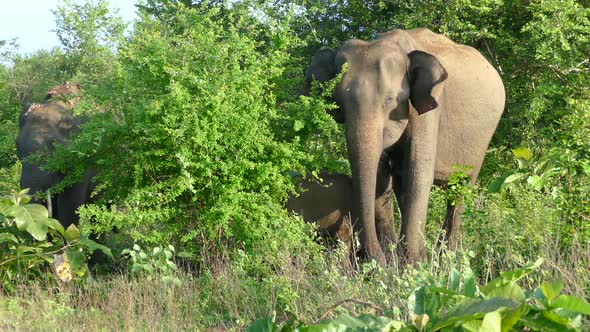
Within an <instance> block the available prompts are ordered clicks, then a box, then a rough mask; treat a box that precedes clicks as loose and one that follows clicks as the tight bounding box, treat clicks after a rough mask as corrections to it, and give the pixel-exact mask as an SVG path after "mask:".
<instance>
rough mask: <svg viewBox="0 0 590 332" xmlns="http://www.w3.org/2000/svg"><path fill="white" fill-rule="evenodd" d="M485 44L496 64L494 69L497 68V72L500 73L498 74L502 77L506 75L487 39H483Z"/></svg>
mask: <svg viewBox="0 0 590 332" xmlns="http://www.w3.org/2000/svg"><path fill="white" fill-rule="evenodd" d="M483 44H484V45H485V46H486V49H487V50H488V53H489V54H490V56H491V57H492V62H493V63H494V67H496V70H497V71H498V73H500V75H504V71H503V70H502V67H500V64H499V63H498V58H496V55H495V54H494V52H492V48H491V47H490V44H489V43H488V40H487V39H486V38H484V39H483Z"/></svg>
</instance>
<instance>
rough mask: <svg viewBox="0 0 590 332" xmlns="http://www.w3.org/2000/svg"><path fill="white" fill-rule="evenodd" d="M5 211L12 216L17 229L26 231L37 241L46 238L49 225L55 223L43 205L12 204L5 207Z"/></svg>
mask: <svg viewBox="0 0 590 332" xmlns="http://www.w3.org/2000/svg"><path fill="white" fill-rule="evenodd" d="M7 213H8V215H10V216H12V217H13V218H14V221H15V223H16V226H17V228H18V229H19V230H21V231H26V232H28V233H29V234H31V235H32V236H33V237H34V238H35V239H36V240H38V241H43V240H45V239H46V238H47V231H48V229H49V225H55V224H54V223H52V221H51V220H50V219H49V213H48V212H47V209H46V208H45V207H44V206H43V205H39V204H27V205H22V206H21V205H14V206H11V207H10V208H9V209H7Z"/></svg>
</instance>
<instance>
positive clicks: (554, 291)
mask: <svg viewBox="0 0 590 332" xmlns="http://www.w3.org/2000/svg"><path fill="white" fill-rule="evenodd" d="M562 289H563V280H556V281H555V282H553V283H549V282H547V281H543V282H542V283H541V291H542V292H543V295H544V296H545V298H546V299H547V301H549V302H551V301H553V299H555V297H557V295H559V293H561V290H562Z"/></svg>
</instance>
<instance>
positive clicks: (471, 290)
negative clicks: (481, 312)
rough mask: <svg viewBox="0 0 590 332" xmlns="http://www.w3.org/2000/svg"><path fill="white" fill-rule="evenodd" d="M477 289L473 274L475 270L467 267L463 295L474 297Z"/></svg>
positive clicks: (464, 274) (464, 273)
mask: <svg viewBox="0 0 590 332" xmlns="http://www.w3.org/2000/svg"><path fill="white" fill-rule="evenodd" d="M476 291H477V287H476V285H475V275H474V274H473V270H471V268H469V267H467V269H465V272H463V295H465V296H467V297H474V296H475V292H476Z"/></svg>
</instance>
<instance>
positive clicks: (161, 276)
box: [0, 0, 590, 331]
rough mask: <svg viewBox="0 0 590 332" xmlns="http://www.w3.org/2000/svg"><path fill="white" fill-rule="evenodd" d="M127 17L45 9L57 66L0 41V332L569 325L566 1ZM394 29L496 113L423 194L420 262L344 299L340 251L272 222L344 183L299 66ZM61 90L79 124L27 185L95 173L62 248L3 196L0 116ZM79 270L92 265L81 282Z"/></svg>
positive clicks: (581, 256) (47, 54)
mask: <svg viewBox="0 0 590 332" xmlns="http://www.w3.org/2000/svg"><path fill="white" fill-rule="evenodd" d="M138 14H139V15H138V17H137V19H136V21H135V22H133V24H132V25H131V26H130V27H129V29H128V30H126V25H125V24H124V23H123V22H122V20H121V18H120V17H119V16H118V15H117V13H116V12H111V11H110V10H109V6H108V3H107V1H105V0H91V1H86V2H84V3H78V2H76V1H73V0H64V1H63V2H62V3H61V4H60V6H59V7H58V8H56V9H55V11H54V15H55V17H56V24H57V30H56V33H57V35H58V37H59V39H60V41H61V43H62V47H60V48H54V49H52V50H40V51H38V52H35V53H33V54H22V53H20V52H19V50H18V46H17V41H14V40H13V41H0V196H3V197H4V196H5V195H7V198H3V199H2V202H1V204H0V223H1V228H0V264H1V265H0V285H1V287H0V330H60V331H61V330H66V331H67V330H80V329H81V328H82V329H84V330H158V331H160V330H169V331H176V330H204V329H207V328H217V329H220V330H226V329H229V330H243V329H246V328H248V327H250V329H251V330H260V329H267V330H277V329H282V330H285V331H286V330H288V329H299V330H309V331H316V330H330V329H331V330H346V329H347V328H348V330H355V329H356V330H363V329H365V330H371V329H380V328H385V327H387V328H389V329H390V330H395V329H397V330H403V329H406V330H423V331H429V330H436V329H437V328H440V329H447V330H452V329H455V330H459V329H463V330H468V331H476V330H485V329H484V327H485V328H489V329H488V330H490V331H497V330H500V331H504V330H508V329H509V328H512V329H516V330H518V329H520V330H526V331H529V330H540V331H544V330H551V329H552V328H554V330H564V329H565V330H567V329H571V330H576V329H578V330H584V329H585V328H586V326H588V320H587V317H585V316H579V315H578V314H580V313H581V314H587V307H586V304H584V303H583V302H582V301H585V302H588V300H589V299H590V278H588V276H590V226H589V225H590V223H588V221H589V220H590V154H589V151H590V149H589V147H590V141H589V140H590V121H589V120H590V111H589V109H590V94H588V87H589V82H590V63H589V62H588V50H589V49H590V3H589V2H588V1H574V0H564V1H553V0H534V1H509V0H505V1H495V0H461V1H440V0H423V1H401V0H392V1H364V0H337V1H323V0H322V1H320V0H302V1H296V2H293V1H283V0H276V1H249V0H243V1H224V0H219V1H218V0H199V1H194V0H179V1H172V0H145V1H143V2H141V3H140V4H139V5H138ZM416 27H427V28H430V29H432V30H433V31H436V32H439V33H443V34H445V35H447V36H449V37H451V38H452V39H453V40H455V41H457V42H460V43H464V44H467V45H470V46H473V47H475V48H477V49H478V50H479V51H480V52H481V53H482V54H483V55H484V56H485V57H486V58H488V60H489V61H490V63H491V64H492V65H493V66H494V67H495V68H496V70H498V72H499V73H500V75H501V77H502V79H503V81H504V84H505V87H506V96H507V101H506V110H505V112H504V115H503V117H502V119H501V122H500V125H499V127H498V129H497V131H496V133H495V135H494V138H493V140H492V142H491V144H490V149H489V151H488V153H487V155H486V160H485V162H484V165H483V168H482V170H481V173H480V177H479V180H478V183H477V184H476V185H475V186H474V187H470V186H468V177H467V176H466V172H467V171H468V169H469V167H468V165H462V166H457V172H456V173H455V174H453V176H452V177H451V178H450V179H449V184H448V185H447V186H446V187H444V188H438V187H436V188H434V189H433V191H432V193H431V195H430V206H429V211H428V218H427V219H428V220H427V243H429V245H428V260H427V261H426V262H423V263H421V264H418V265H416V266H413V267H405V268H402V267H401V266H399V265H398V264H397V263H396V262H395V261H394V262H392V264H391V266H389V267H388V268H381V267H378V266H376V265H375V264H374V263H372V262H368V263H367V262H364V263H362V264H361V265H360V268H359V271H357V272H356V273H355V274H353V275H351V276H349V275H346V274H344V273H342V271H341V270H340V267H339V264H338V262H340V259H341V258H342V257H343V255H344V254H345V253H344V251H343V250H341V249H342V248H340V249H335V250H326V249H324V248H323V247H322V246H321V245H320V243H318V242H319V241H317V236H316V235H315V233H314V229H313V226H312V225H309V224H306V223H304V222H303V221H302V220H301V218H297V217H293V216H291V215H290V214H289V213H288V212H287V211H286V210H285V209H284V203H285V200H286V198H287V197H288V196H289V195H290V194H291V193H293V192H294V190H295V187H294V184H293V181H292V178H291V175H292V174H293V173H299V174H307V173H312V174H313V173H317V172H318V171H319V170H320V169H327V170H330V171H337V172H342V173H348V172H349V167H348V162H347V156H346V150H345V142H344V135H343V130H344V129H343V128H344V127H343V126H342V125H339V124H337V123H336V122H334V121H333V120H332V118H331V117H330V115H329V114H327V113H326V112H325V110H326V109H329V108H334V107H335V105H334V104H333V103H331V102H330V100H329V98H325V97H329V91H330V89H329V88H328V89H321V88H320V87H318V86H317V85H313V86H312V89H311V95H310V96H302V95H301V91H302V86H303V77H304V71H305V67H306V66H307V64H308V63H309V61H310V59H311V56H312V54H313V53H314V52H315V51H316V50H317V49H318V48H320V47H333V48H337V47H339V46H340V45H341V44H342V43H343V42H344V41H345V40H347V39H349V38H361V39H365V40H370V39H372V38H374V37H375V36H376V35H377V34H378V33H380V32H384V31H387V30H391V29H395V28H403V29H411V28H416ZM125 31H127V32H125ZM66 80H69V81H76V82H79V83H80V84H81V86H82V87H83V89H84V96H83V98H82V100H81V102H80V104H79V105H78V106H77V107H76V108H75V109H74V112H75V113H76V115H77V116H79V117H80V118H82V119H84V120H85V121H84V125H83V128H82V131H81V132H80V133H79V134H77V135H75V137H72V138H71V139H70V140H69V141H68V142H67V144H62V145H57V146H56V147H55V153H53V154H52V156H51V157H50V158H47V159H46V160H45V159H44V160H43V161H44V162H46V164H44V165H43V167H44V168H46V169H50V170H54V171H59V172H63V173H65V174H68V177H67V179H66V180H65V182H64V183H72V182H75V181H76V176H79V175H80V174H82V173H83V170H85V169H88V168H93V169H96V170H98V171H99V172H98V174H99V175H98V176H97V177H96V178H95V179H94V181H95V183H96V184H97V190H96V192H95V193H94V197H93V201H92V203H91V204H87V205H86V206H84V207H83V208H82V209H80V211H79V212H80V215H81V223H80V225H79V227H80V230H77V229H75V228H71V229H65V230H64V229H62V228H60V225H58V224H57V223H56V222H55V221H54V220H52V219H51V218H48V215H47V211H46V210H44V208H43V207H42V206H40V205H37V206H35V207H32V206H34V205H31V204H27V203H28V201H27V200H28V198H27V196H26V194H25V192H22V191H21V190H20V189H19V188H18V181H19V174H20V167H21V166H20V162H19V161H18V158H17V155H16V150H15V144H14V142H15V138H16V135H17V132H18V128H19V114H20V113H21V110H22V108H23V106H25V105H27V104H28V103H33V102H38V101H40V100H43V98H44V96H45V92H46V91H47V90H49V89H50V88H51V87H53V86H55V85H57V84H59V83H61V82H62V81H66ZM334 83H335V82H332V84H334ZM11 193H12V194H11ZM447 201H451V202H452V203H454V204H464V205H465V210H464V213H463V224H462V234H461V238H460V247H459V249H458V250H457V251H453V252H450V251H448V250H446V249H445V248H442V249H441V248H438V247H437V246H435V245H432V244H433V243H436V240H437V239H438V238H439V236H440V225H441V222H442V221H443V220H444V217H445V211H446V207H447V206H446V205H447ZM23 216H25V217H23ZM398 217H399V216H396V220H399V218H398ZM90 232H94V233H96V234H98V235H102V236H101V237H100V239H101V244H102V246H101V245H98V244H95V243H94V242H89V241H90V240H88V239H87V238H86V237H85V236H84V235H82V234H89V233H90ZM108 248H110V250H109V249H108ZM93 250H94V251H97V250H98V251H105V252H107V253H108V252H111V253H112V256H113V257H112V258H110V257H107V258H106V259H105V260H104V261H103V262H101V263H100V264H91V265H90V268H88V266H87V264H86V262H87V260H88V259H90V258H91V257H90V252H91V251H93ZM391 250H393V251H395V248H391ZM54 254H56V255H57V256H53V255H54ZM107 256H109V255H108V254H107ZM64 257H65V258H67V260H66V259H65V258H64ZM539 257H543V258H544V261H543V264H542V265H540V266H538V265H539V264H536V265H534V266H535V268H534V269H533V268H532V267H531V265H530V264H532V263H533V262H536V261H537V259H538V258H539ZM66 263H67V264H66ZM67 266H69V269H70V270H71V272H73V275H72V279H73V282H67V280H68V279H69V278H64V276H67V275H68V273H64V272H67V271H70V270H68V269H66V268H65V267H67ZM527 266H528V267H529V268H527ZM509 271H517V272H509ZM518 271H521V272H518ZM523 271H524V272H526V273H524V272H523ZM515 276H521V277H522V278H520V279H519V278H516V277H515ZM516 279H519V280H516ZM494 294H495V295H502V296H499V297H501V298H504V299H507V301H504V302H502V301H500V302H501V303H500V302H498V300H493V295H494ZM574 297H575V298H574ZM486 301H489V302H486ZM493 301H496V302H495V303H494V302H493ZM420 304H422V305H420ZM484 304H485V305H484ZM473 306H480V308H481V307H485V308H481V310H476V311H477V312H474V311H473V310H472V309H473ZM460 309H465V310H466V311H469V310H467V309H470V310H472V311H469V312H463V313H465V314H464V315H462V312H461V311H460ZM451 314H455V316H453V315H451ZM261 317H262V318H261ZM338 317H340V318H338ZM378 317H385V318H378ZM517 317H518V319H517ZM259 318H261V319H260V320H259ZM498 322H500V329H498ZM253 324H254V325H253ZM510 324H512V325H510ZM535 324H537V325H535ZM539 324H543V325H539ZM555 324H557V325H555ZM263 325H264V326H263ZM344 325H346V326H344ZM586 329H587V328H586Z"/></svg>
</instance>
